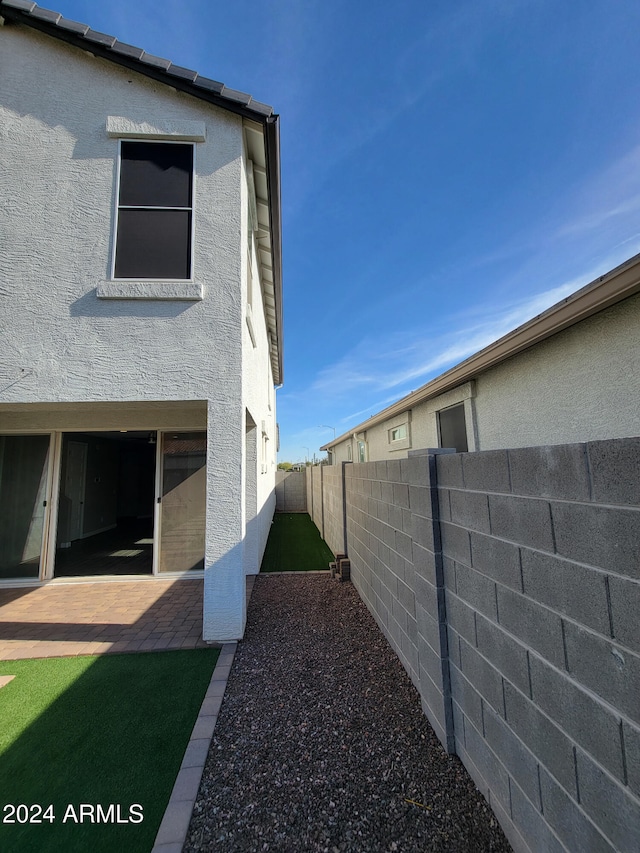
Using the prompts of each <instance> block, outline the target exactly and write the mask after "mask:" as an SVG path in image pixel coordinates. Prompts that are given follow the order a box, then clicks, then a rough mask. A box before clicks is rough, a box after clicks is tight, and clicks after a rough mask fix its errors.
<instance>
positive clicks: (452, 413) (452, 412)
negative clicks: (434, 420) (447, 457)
mask: <svg viewBox="0 0 640 853" xmlns="http://www.w3.org/2000/svg"><path fill="white" fill-rule="evenodd" d="M438 434H439V438H440V447H454V448H455V450H456V452H457V453H466V452H467V451H468V449H469V447H468V444H467V423H466V420H465V416H464V403H460V404H459V405H458V406H451V408H449V409H442V410H441V411H439V412H438Z"/></svg>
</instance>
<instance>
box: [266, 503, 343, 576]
mask: <svg viewBox="0 0 640 853" xmlns="http://www.w3.org/2000/svg"><path fill="white" fill-rule="evenodd" d="M333 556H334V555H333V553H332V552H331V550H330V549H329V546H328V545H327V543H326V542H325V541H324V539H322V538H321V536H320V533H319V532H318V528H317V527H316V526H315V524H314V523H313V521H311V518H310V517H309V515H308V514H307V513H306V512H296V513H291V512H277V513H276V514H275V515H274V517H273V524H272V525H271V530H270V532H269V539H268V540H267V547H266V548H265V552H264V557H263V559H262V567H261V569H260V571H262V572H309V571H314V570H317V569H328V568H329V562H330V561H331V560H333Z"/></svg>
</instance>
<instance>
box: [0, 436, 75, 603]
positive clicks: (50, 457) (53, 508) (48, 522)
mask: <svg viewBox="0 0 640 853" xmlns="http://www.w3.org/2000/svg"><path fill="white" fill-rule="evenodd" d="M0 434H1V435H6V436H14V437H15V436H25V437H27V436H36V435H42V436H48V437H49V449H48V451H47V473H46V484H45V490H44V494H45V497H44V502H45V505H44V520H43V523H42V539H41V542H40V564H39V566H38V575H37V577H32V578H0V588H1V587H9V588H11V587H17V586H21V587H22V586H34V585H36V584H40V583H42V582H43V581H46V580H48V579H49V577H50V572H51V565H52V560H51V531H52V530H55V526H52V519H53V518H55V519H57V515H58V512H57V510H58V493H57V490H56V488H55V482H56V454H57V449H58V441H59V439H58V434H57V433H56V432H55V431H54V430H48V429H37V430H24V429H21V430H11V429H7V430H1V431H0ZM60 441H61V439H60ZM54 540H55V536H54ZM54 550H55V549H54Z"/></svg>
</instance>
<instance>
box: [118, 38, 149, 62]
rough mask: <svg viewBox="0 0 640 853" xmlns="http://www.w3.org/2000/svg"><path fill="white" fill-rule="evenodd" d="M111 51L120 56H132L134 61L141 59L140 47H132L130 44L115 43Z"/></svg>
mask: <svg viewBox="0 0 640 853" xmlns="http://www.w3.org/2000/svg"><path fill="white" fill-rule="evenodd" d="M112 50H113V51H114V52H115V53H119V54H121V55H122V56H132V57H133V58H134V59H141V58H142V54H143V53H144V50H143V49H142V48H141V47H134V46H133V45H132V44H126V43H125V42H123V41H117V42H116V43H115V44H114V45H113V47H112Z"/></svg>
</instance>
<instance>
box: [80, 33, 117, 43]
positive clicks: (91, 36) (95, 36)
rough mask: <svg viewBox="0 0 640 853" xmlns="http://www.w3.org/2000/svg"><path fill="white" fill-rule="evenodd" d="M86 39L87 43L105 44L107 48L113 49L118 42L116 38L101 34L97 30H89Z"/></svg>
mask: <svg viewBox="0 0 640 853" xmlns="http://www.w3.org/2000/svg"><path fill="white" fill-rule="evenodd" d="M84 37H85V38H86V40H87V41H92V42H95V44H103V45H105V47H113V46H114V44H115V43H116V42H117V38H116V37H115V36H110V35H108V34H107V33H99V32H97V31H96V30H87V32H86V33H85V34H84Z"/></svg>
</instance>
